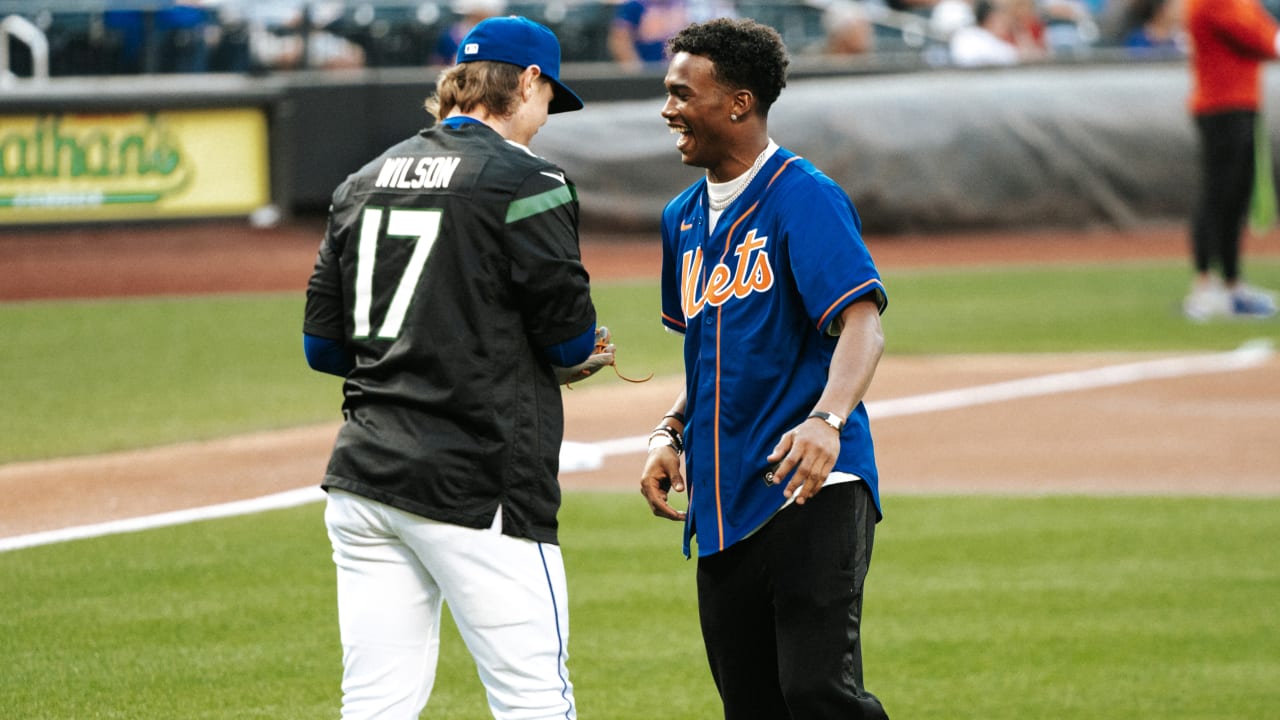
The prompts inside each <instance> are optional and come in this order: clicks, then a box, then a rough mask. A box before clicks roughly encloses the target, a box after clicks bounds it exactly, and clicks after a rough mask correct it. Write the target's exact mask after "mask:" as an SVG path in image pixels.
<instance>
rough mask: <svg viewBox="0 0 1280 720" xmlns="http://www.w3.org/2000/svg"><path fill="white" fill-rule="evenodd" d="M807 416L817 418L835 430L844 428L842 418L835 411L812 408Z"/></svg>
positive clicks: (838, 430)
mask: <svg viewBox="0 0 1280 720" xmlns="http://www.w3.org/2000/svg"><path fill="white" fill-rule="evenodd" d="M809 417H811V418H818V419H819V420H821V421H822V422H824V423H826V424H828V425H830V426H831V427H832V428H834V429H835V431H836V432H840V430H842V429H843V428H844V418H842V417H840V416H839V415H837V414H835V413H829V412H825V411H823V410H814V411H813V412H811V413H809ZM806 419H807V418H806Z"/></svg>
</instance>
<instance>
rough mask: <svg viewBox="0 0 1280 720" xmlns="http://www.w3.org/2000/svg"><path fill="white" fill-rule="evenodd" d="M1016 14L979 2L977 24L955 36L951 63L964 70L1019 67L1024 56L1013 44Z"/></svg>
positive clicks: (989, 1)
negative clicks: (983, 67) (1004, 66)
mask: <svg viewBox="0 0 1280 720" xmlns="http://www.w3.org/2000/svg"><path fill="white" fill-rule="evenodd" d="M1012 36H1013V14H1012V13H1011V12H1009V10H1008V8H1007V7H1005V6H1004V5H1002V4H998V3H996V2H993V0H976V2H974V4H973V24H972V25H967V26H965V27H962V28H960V29H959V30H956V31H955V32H954V33H952V35H951V40H950V45H951V62H952V64H954V65H958V66H960V67H981V66H989V65H1016V64H1018V63H1019V62H1021V61H1022V54H1021V53H1020V52H1019V51H1018V47H1017V46H1016V45H1014V44H1013V42H1012V40H1011V38H1012Z"/></svg>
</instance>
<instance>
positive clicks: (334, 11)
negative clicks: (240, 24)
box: [246, 2, 365, 70]
mask: <svg viewBox="0 0 1280 720" xmlns="http://www.w3.org/2000/svg"><path fill="white" fill-rule="evenodd" d="M246 8H247V9H249V12H250V18H251V20H250V49H251V51H252V53H253V61H254V64H255V65H256V66H257V67H260V68H263V69H267V70H303V69H315V70H341V69H347V68H359V67H364V65H365V53H364V48H362V47H360V46H359V45H357V44H356V43H353V42H351V41H350V40H347V39H346V38H344V37H341V36H339V35H336V34H334V33H333V32H330V31H329V30H328V29H326V28H328V26H330V25H331V24H333V23H334V22H335V21H337V20H338V19H339V18H341V17H342V14H343V12H345V7H344V4H343V3H341V2H315V3H305V4H302V5H301V6H295V7H288V8H280V7H278V6H277V7H273V6H271V5H264V4H253V5H247V6H246ZM282 11H283V12H282Z"/></svg>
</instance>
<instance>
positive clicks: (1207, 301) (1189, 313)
mask: <svg viewBox="0 0 1280 720" xmlns="http://www.w3.org/2000/svg"><path fill="white" fill-rule="evenodd" d="M1233 311H1234V308H1233V302H1232V297H1231V294H1230V293H1228V292H1227V291H1226V290H1224V289H1222V286H1220V285H1216V284H1215V285H1210V286H1209V287H1203V288H1194V289H1192V291H1191V292H1190V293H1189V294H1188V295H1187V297H1186V298H1185V299H1184V300H1183V301H1182V314H1183V315H1185V316H1186V317H1187V319H1188V320H1192V321H1194V322H1207V321H1209V320H1212V319H1213V318H1216V317H1226V316H1227V315H1231V314H1232V313H1233Z"/></svg>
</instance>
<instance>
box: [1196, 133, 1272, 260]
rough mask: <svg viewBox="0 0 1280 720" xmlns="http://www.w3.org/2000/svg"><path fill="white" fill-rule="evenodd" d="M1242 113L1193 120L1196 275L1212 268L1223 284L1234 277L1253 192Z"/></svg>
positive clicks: (1250, 140)
mask: <svg viewBox="0 0 1280 720" xmlns="http://www.w3.org/2000/svg"><path fill="white" fill-rule="evenodd" d="M1256 119H1257V113H1255V112H1252V111H1248V110H1233V111H1230V112H1222V113H1213V114H1209V115H1197V116H1196V129H1197V130H1198V131H1199V133H1200V200H1199V203H1198V205H1197V206H1196V214H1195V219H1194V224H1193V225H1192V230H1191V249H1192V259H1193V261H1194V263H1195V269H1196V271H1197V272H1208V271H1209V270H1210V269H1211V268H1213V267H1215V266H1216V267H1218V268H1219V269H1220V270H1221V271H1222V278H1223V279H1224V280H1225V281H1227V282H1228V283H1230V282H1234V281H1235V280H1237V279H1238V278H1239V277H1240V234H1241V232H1242V231H1243V229H1244V220H1245V215H1246V213H1248V211H1249V197H1250V195H1251V194H1252V193H1253V172H1254V169H1253V150H1254V147H1253V145H1254V143H1253V133H1254V122H1255V121H1256Z"/></svg>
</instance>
